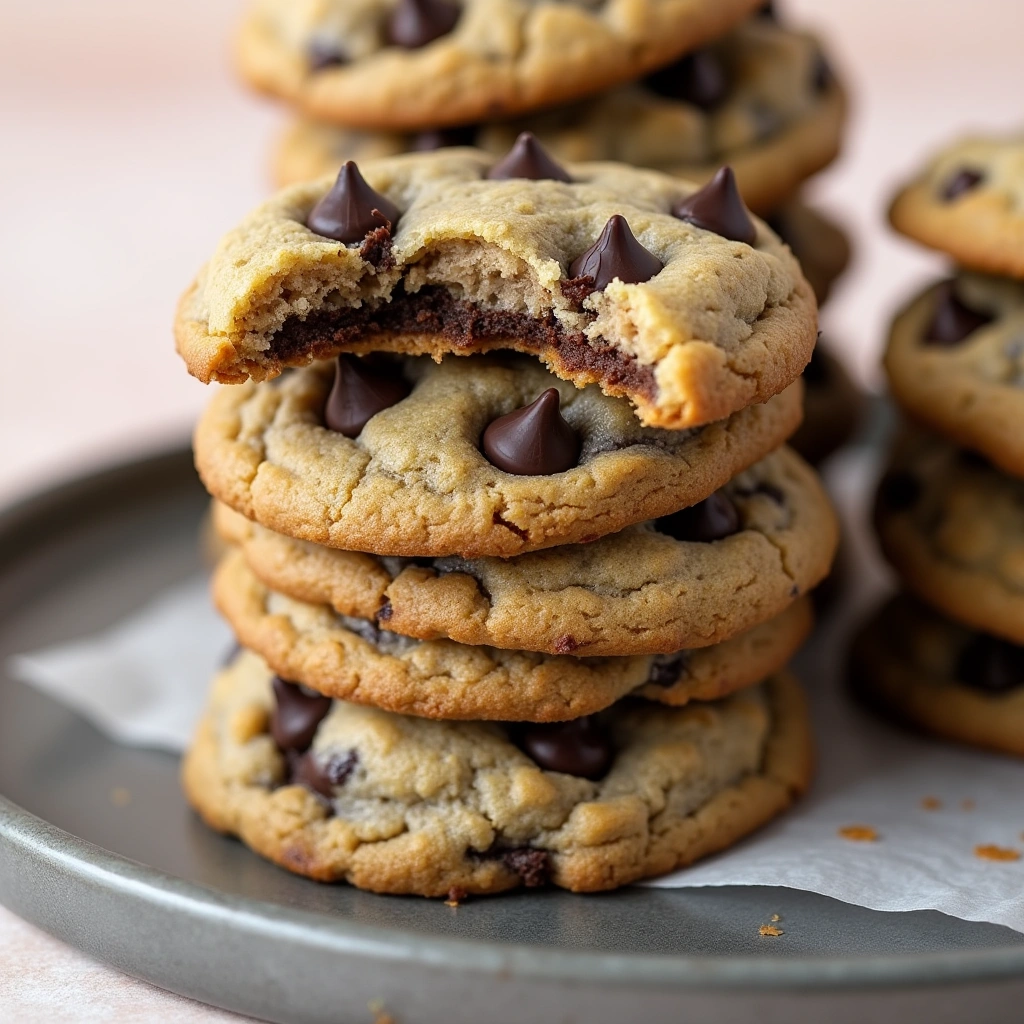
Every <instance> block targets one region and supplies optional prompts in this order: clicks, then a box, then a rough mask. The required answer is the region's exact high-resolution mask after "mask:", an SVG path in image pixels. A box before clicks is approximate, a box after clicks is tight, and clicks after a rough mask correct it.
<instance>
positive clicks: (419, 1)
mask: <svg viewBox="0 0 1024 1024" xmlns="http://www.w3.org/2000/svg"><path fill="white" fill-rule="evenodd" d="M461 13H462V9H461V8H460V7H459V6H458V4H453V3H449V2H448V0H399V2H398V4H397V6H396V7H394V8H393V9H392V11H391V15H390V17H389V18H388V23H387V28H386V35H387V41H388V42H389V43H390V44H391V45H392V46H400V47H402V49H403V50H418V49H419V48H420V47H421V46H426V45H427V43H432V42H433V41H434V40H435V39H440V38H441V36H446V35H448V33H449V32H451V30H452V29H453V28H455V23H456V22H457V21H458V20H459V15H460V14H461Z"/></svg>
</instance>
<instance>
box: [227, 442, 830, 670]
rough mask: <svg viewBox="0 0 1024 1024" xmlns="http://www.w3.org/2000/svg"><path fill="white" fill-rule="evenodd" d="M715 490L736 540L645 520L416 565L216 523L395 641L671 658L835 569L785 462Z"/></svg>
mask: <svg viewBox="0 0 1024 1024" xmlns="http://www.w3.org/2000/svg"><path fill="white" fill-rule="evenodd" d="M718 493H719V496H720V497H725V498H726V499H727V500H728V501H729V502H730V503H731V505H732V507H733V508H734V509H735V510H736V513H737V520H736V531H735V532H734V533H733V534H732V535H731V536H724V537H722V538H721V539H718V540H715V541H713V542H707V541H701V540H696V539H677V537H676V536H672V535H671V534H670V533H668V532H662V530H660V529H659V527H658V524H657V523H655V522H647V523H643V524H638V525H635V526H630V527H627V528H626V529H625V530H623V531H621V532H620V533H617V534H612V535H609V536H606V537H603V538H601V539H600V540H596V541H592V542H591V543H589V544H578V545H567V546H561V547H555V548H546V549H544V550H542V551H538V552H534V553H530V554H524V555H519V556H517V557H515V558H511V559H501V558H478V559H463V558H457V557H449V558H439V559H417V560H416V561H415V562H411V561H409V560H407V559H398V558H388V557H376V556H373V555H368V554H362V553H358V552H353V551H339V550H337V549H332V548H326V547H323V546H320V545H315V544H310V543H308V542H303V541H296V540H293V539H291V538H289V537H287V536H285V535H282V534H277V533H274V532H273V531H270V530H267V529H266V528H264V527H261V526H259V525H258V524H254V523H251V522H250V521H248V520H246V519H244V518H243V517H241V516H238V515H237V514H236V513H233V512H230V511H229V510H228V509H226V508H225V507H223V506H220V508H219V509H218V511H217V513H216V516H215V521H216V524H217V527H218V531H219V532H220V534H221V536H222V537H223V538H224V539H225V540H227V541H229V542H231V543H234V544H238V545H239V546H240V547H241V549H242V551H243V553H244V555H245V558H246V561H247V563H248V565H249V567H250V568H251V569H252V570H253V572H254V573H255V574H256V576H257V577H258V578H259V579H260V580H261V581H262V582H263V583H264V584H265V585H266V586H267V587H269V588H270V589H272V590H277V591H280V592H282V593H284V594H287V595H289V596H291V597H294V598H296V599H298V600H301V601H308V602H312V603H315V604H326V605H330V606H331V607H333V608H334V610H335V611H337V612H338V613H339V614H342V615H353V616H356V617H359V618H368V619H373V620H374V621H376V622H378V624H379V625H380V626H382V627H384V628H386V629H388V630H390V631H392V632H396V633H401V634H403V635H406V636H412V637H417V638H419V639H423V640H433V639H441V638H447V639H452V640H456V641H458V642H459V643H464V644H488V645H493V646H496V647H502V648H507V649H513V650H518V649H523V650H533V651H541V652H545V653H548V654H577V655H580V656H582V655H588V656H589V655H612V656H615V655H624V654H652V653H664V654H667V653H671V652H673V651H678V650H681V649H682V648H684V647H700V646H705V645H707V644H711V643H718V642H720V641H722V640H726V639H728V638H729V637H730V636H733V635H735V634H736V633H738V632H741V631H743V630H745V629H749V628H750V627H752V626H755V625H757V624H758V623H760V622H763V621H765V620H766V619H768V618H771V617H773V616H774V615H776V614H778V613H780V612H781V611H783V610H784V609H785V608H786V607H787V606H788V605H789V604H790V603H791V602H792V601H793V600H794V599H795V597H796V596H797V595H803V594H806V593H808V592H809V591H810V590H811V589H813V587H815V586H816V585H817V583H818V582H820V580H821V579H822V578H823V577H824V575H825V574H826V573H827V571H828V568H829V566H830V564H831V560H832V556H833V553H834V549H835V544H836V528H835V524H834V519H833V516H832V512H831V508H830V505H829V502H828V499H827V497H826V496H825V494H824V492H823V491H822V488H821V485H820V483H819V481H818V479H817V477H816V476H815V474H814V473H813V471H812V470H811V469H810V468H809V467H808V466H807V465H806V464H805V463H804V462H802V461H801V460H800V459H799V458H798V457H796V456H795V455H794V454H793V453H792V452H790V451H787V450H785V449H782V450H780V451H778V452H776V453H774V454H773V455H770V456H768V457H767V458H765V459H763V460H762V461H760V462H758V463H756V464H755V465H754V466H752V467H751V468H750V469H749V470H746V471H745V472H743V473H740V474H739V475H738V476H736V477H734V478H733V480H732V481H730V482H729V483H728V484H726V485H725V486H724V487H723V488H722V489H721V490H720V491H719V492H718ZM665 529H666V530H671V526H669V527H665Z"/></svg>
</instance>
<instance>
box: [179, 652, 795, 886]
mask: <svg viewBox="0 0 1024 1024" xmlns="http://www.w3.org/2000/svg"><path fill="white" fill-rule="evenodd" d="M273 713H274V696H273V691H272V688H271V674H270V672H269V670H268V669H267V668H266V666H265V665H264V663H263V662H262V661H261V660H260V659H259V658H258V657H257V656H256V655H254V654H252V653H251V652H248V651H243V652H242V653H241V654H240V655H239V656H238V657H237V658H236V659H235V660H234V662H233V663H232V664H231V665H230V666H228V668H226V669H225V670H224V671H222V672H220V673H219V674H218V675H217V677H216V678H215V680H214V682H213V687H212V690H211V693H210V697H209V702H208V706H207V710H206V713H205V714H204V717H203V719H202V721H201V723H200V725H199V729H198V731H197V734H196V737H195V740H194V742H193V745H192V747H191V748H190V750H189V751H188V753H187V754H186V757H185V761H184V765H183V781H184V786H185V790H186V793H187V794H188V798H189V801H190V802H191V803H192V805H193V806H194V807H195V808H196V809H197V810H198V811H199V813H200V814H201V815H202V817H203V818H204V819H205V820H206V822H207V823H208V824H209V825H211V826H212V827H214V828H216V829H219V830H220V831H223V832H229V833H232V834H235V835H238V836H239V837H240V838H241V839H242V840H243V841H244V842H245V843H246V844H247V845H248V846H250V847H251V848H252V849H253V850H255V851H256V852H257V853H259V854H260V855H262V856H264V857H267V858H269V859H270V860H272V861H274V862H275V863H277V864H279V865H281V866H282V867H284V868H287V869H288V870H290V871H294V872H296V873H298V874H302V875H306V876H308V877H310V878H315V879H318V880H320V881H325V882H328V881H343V880H344V881H347V882H349V883H351V884H352V885H356V886H358V887H360V888H363V889H370V890H373V891H375V892H388V893H418V894H420V895H424V896H446V895H448V894H449V892H451V891H452V890H461V891H463V892H464V893H466V894H467V895H468V894H484V893H493V892H500V891H503V890H507V889H512V888H515V887H517V886H521V885H540V884H545V883H550V884H554V885H557V886H561V887H563V888H567V889H572V890H575V891H581V892H582V891H597V890H603V889H614V888H616V887H618V886H620V885H625V884H627V883H628V882H631V881H635V880H636V879H638V878H643V877H647V876H650V875H657V874H662V873H664V872H666V871H671V870H673V869H675V868H678V867H682V866H684V865H686V864H689V863H692V862H693V861H695V860H697V859H698V858H700V857H704V856H707V855H708V854H710V853H713V852H715V851H717V850H720V849H723V848H725V847H727V846H729V845H730V844H731V843H733V842H735V841H736V840H738V839H739V838H740V837H741V836H743V835H746V834H747V833H749V832H751V831H753V830H754V829H755V828H757V827H759V826H760V825H762V824H764V823H765V822H767V821H769V820H770V819H771V818H773V817H775V816H776V815H778V814H779V813H781V812H782V811H783V810H784V809H785V808H786V807H788V806H789V805H790V804H791V803H792V802H793V800H794V799H795V798H796V797H797V796H799V795H800V794H801V793H802V792H803V791H804V790H805V789H806V787H807V785H808V782H809V779H810V773H811V740H810V726H809V722H808V719H807V713H806V708H805V705H804V699H803V695H802V694H801V692H800V689H799V686H798V685H797V684H796V682H795V681H794V680H793V679H792V678H791V677H790V676H787V675H780V676H776V677H774V678H772V679H771V680H769V681H768V682H767V683H765V684H763V685H762V686H759V687H756V688H754V689H751V690H745V691H743V692H742V693H739V694H736V695H734V696H732V697H728V698H725V699H723V700H722V701H717V702H714V703H711V704H692V705H689V706H688V707H685V708H675V709H672V708H664V707H659V706H657V705H651V704H644V703H643V702H627V703H625V704H622V705H618V706H616V707H613V708H611V709H609V710H608V711H607V712H605V713H604V714H603V715H602V716H600V719H599V724H600V727H601V728H602V729H604V730H607V733H608V735H609V736H610V739H611V742H612V744H613V749H614V750H615V755H614V760H613V761H612V763H611V767H610V769H609V770H608V771H607V773H606V774H605V775H604V776H603V778H601V779H599V780H598V781H590V780H588V779H586V778H580V777H577V776H573V775H567V774H565V773H563V772H555V771H547V770H544V769H542V768H541V767H540V766H539V765H538V764H537V763H536V762H534V761H533V760H532V759H531V758H530V757H529V756H527V755H526V754H525V753H523V752H522V751H521V750H520V749H519V748H518V747H517V746H516V745H514V744H513V743H512V742H510V738H509V734H508V732H507V731H506V730H505V729H504V728H503V727H502V726H501V725H499V724H497V723H483V722H434V721H425V720H423V719H417V718H409V717H406V716H402V715H395V714H389V713H387V712H383V711H378V710H376V709H372V708H365V707H360V706H358V705H354V704H348V703H345V702H343V701H334V702H333V703H332V705H331V707H330V710H329V711H328V712H327V714H326V716H325V717H324V718H323V719H322V720H321V721H320V723H319V726H318V727H317V728H316V732H315V735H314V736H313V739H312V744H311V747H310V749H309V751H308V753H307V754H306V755H304V756H306V757H308V758H311V759H312V760H313V762H314V765H315V768H316V771H317V773H318V774H320V775H322V776H324V777H326V778H327V779H328V780H329V781H330V782H334V780H338V781H337V782H336V784H331V785H323V787H322V792H321V793H320V794H316V793H314V792H312V791H311V790H310V789H309V788H307V787H306V786H303V785H296V784H293V783H291V781H290V780H291V777H292V773H291V772H290V770H289V760H288V759H287V758H286V757H285V756H284V755H283V754H282V752H281V751H280V749H279V748H278V747H277V746H276V745H275V743H274V740H273V739H272V737H271V735H270V732H269V723H270V720H271V717H272V715H273Z"/></svg>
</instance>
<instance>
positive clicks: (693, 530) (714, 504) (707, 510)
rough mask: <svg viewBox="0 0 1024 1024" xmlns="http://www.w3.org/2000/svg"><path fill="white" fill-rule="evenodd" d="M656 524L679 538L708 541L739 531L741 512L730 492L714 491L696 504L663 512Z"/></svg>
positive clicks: (671, 535)
mask: <svg viewBox="0 0 1024 1024" xmlns="http://www.w3.org/2000/svg"><path fill="white" fill-rule="evenodd" d="M654 525H655V528H656V529H657V530H658V532H659V533H664V534H667V535H668V536H669V537H674V538H675V539H676V540H683V541H696V542H698V543H701V544H708V543H710V542H711V541H715V540H722V539H723V538H725V537H731V536H732V535H733V534H734V533H738V532H739V529H740V514H739V510H738V509H737V508H736V506H735V504H734V503H733V500H732V498H730V497H729V495H727V494H726V493H725V492H724V491H715V493H714V494H712V495H711V496H710V497H708V498H705V499H704V500H703V501H698V502H697V504H696V505H691V506H690V507H689V508H684V509H680V511H678V512H673V513H672V515H670V516H662V517H661V518H660V519H658V520H656V521H655V524H654Z"/></svg>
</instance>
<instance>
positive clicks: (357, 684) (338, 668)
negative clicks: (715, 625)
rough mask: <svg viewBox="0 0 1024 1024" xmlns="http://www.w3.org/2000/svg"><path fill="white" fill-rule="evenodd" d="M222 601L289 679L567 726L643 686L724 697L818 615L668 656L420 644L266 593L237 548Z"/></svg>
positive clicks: (406, 710)
mask: <svg viewBox="0 0 1024 1024" xmlns="http://www.w3.org/2000/svg"><path fill="white" fill-rule="evenodd" d="M213 593H214V600H215V602H216V604H217V608H218V609H219V610H220V612H221V613H222V614H223V615H224V617H225V618H226V619H227V621H228V624H229V625H230V626H231V628H232V629H233V630H234V632H235V634H236V636H237V637H238V638H239V640H240V642H241V643H242V644H244V645H245V646H246V647H250V648H251V649H252V650H254V651H256V652H257V653H259V654H260V655H261V656H262V657H264V658H266V660H267V662H268V663H269V664H270V665H271V666H272V667H273V669H274V671H276V672H279V673H280V674H281V675H283V676H285V677H286V678H288V679H292V680H294V681H295V682H297V683H301V684H302V685H303V686H308V687H310V688H311V689H313V690H316V691H317V692H319V693H323V694H327V695H328V696H331V697H337V698H339V699H342V700H349V701H353V702H355V703H358V704H371V705H373V706H374V707H379V708H382V709H384V710H386V711H395V712H400V713H402V714H409V715H416V716H419V717H423V718H442V719H448V720H460V721H465V720H467V719H486V720H489V721H490V720H495V719H498V720H503V721H532V722H549V721H563V720H565V719H569V718H577V717H579V716H581V715H588V714H593V713H594V712H596V711H600V710H602V709H603V708H606V707H608V705H610V704H612V703H613V702H614V701H616V700H618V699H619V698H620V697H624V696H626V695H627V694H629V693H632V692H633V691H634V690H636V689H638V688H641V687H642V688H643V690H642V692H643V693H644V695H645V696H649V697H650V698H651V699H654V700H658V701H660V702H662V703H666V704H676V705H678V704H685V703H686V702H687V701H688V700H690V699H709V698H711V697H716V696H720V695H721V694H722V693H729V692H731V691H733V690H736V689H741V688H742V687H744V686H750V685H752V684H754V683H757V682H759V681H760V680H761V679H763V678H764V677H765V675H767V674H769V673H770V672H772V671H776V670H778V669H780V668H782V667H783V666H784V665H785V664H786V662H787V661H788V660H789V658H790V657H791V656H792V655H793V654H794V653H795V652H796V650H797V649H798V648H799V646H800V644H801V643H802V641H803V640H804V639H805V636H806V629H807V626H808V621H807V616H808V614H809V613H808V611H807V610H806V609H805V608H801V609H800V610H799V611H797V612H794V613H793V614H792V615H790V616H787V617H786V618H784V619H780V618H779V617H778V616H777V617H776V618H775V619H772V620H771V621H770V623H768V625H769V626H771V627H772V629H773V632H774V633H775V635H774V636H773V637H772V638H771V639H766V637H765V633H766V632H767V629H764V630H761V631H760V632H758V633H757V634H756V635H752V636H747V635H746V634H741V635H740V636H738V637H736V638H735V639H734V640H730V641H727V642H726V643H723V644H720V645H718V646H717V647H711V648H707V649H704V648H701V649H697V650H691V651H676V652H674V653H672V654H669V655H648V656H640V655H634V656H631V657H618V658H615V657H574V656H570V655H547V654H537V653H531V652H526V651H515V650H502V649H499V648H495V647H488V646H469V645H466V644H459V643H455V642H453V641H451V640H414V639H412V638H410V637H407V636H402V635H400V634H398V633H394V632H391V631H390V630H387V629H382V628H381V626H380V625H379V624H378V622H377V621H375V620H373V619H372V618H357V617H355V616H350V615H342V614H339V613H338V612H336V611H335V610H334V609H333V608H331V607H329V606H328V605H323V604H310V603H308V602H305V601H297V600H295V599H294V598H290V597H286V596H285V595H283V594H279V593H276V592H275V591H272V590H268V589H267V587H265V586H264V585H263V584H262V583H261V582H260V581H259V580H258V579H257V577H256V576H255V575H254V574H253V573H252V571H251V570H250V569H249V567H248V566H247V565H246V563H245V559H244V557H243V556H242V555H241V554H239V553H237V552H236V553H234V554H230V555H228V556H227V557H225V558H224V560H223V561H222V562H221V564H220V566H219V567H218V569H217V571H216V573H215V575H214V583H213Z"/></svg>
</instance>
